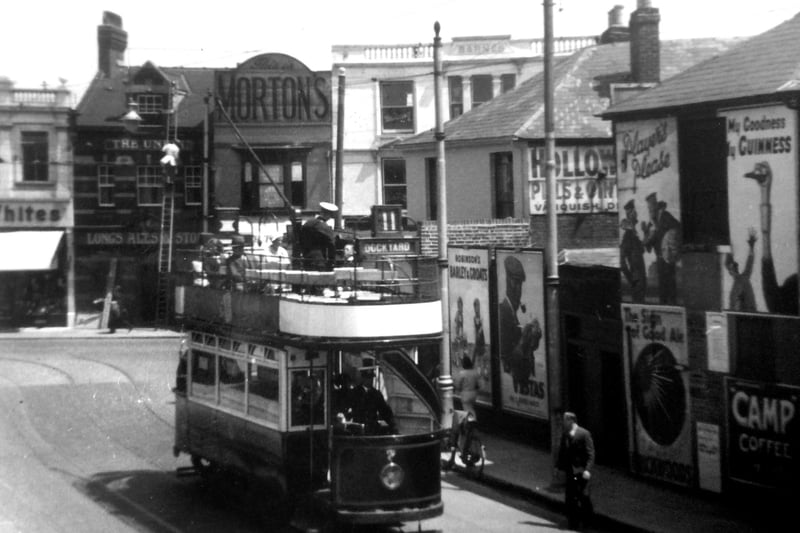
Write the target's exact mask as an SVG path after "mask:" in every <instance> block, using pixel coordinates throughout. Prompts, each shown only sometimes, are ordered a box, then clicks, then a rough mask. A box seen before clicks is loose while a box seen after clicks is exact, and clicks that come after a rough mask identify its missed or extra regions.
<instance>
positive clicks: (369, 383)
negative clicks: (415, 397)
mask: <svg viewBox="0 0 800 533" xmlns="http://www.w3.org/2000/svg"><path fill="white" fill-rule="evenodd" d="M374 379H375V371H374V370H372V369H362V370H361V383H359V384H358V386H356V387H355V388H354V389H353V391H352V396H351V407H352V411H353V422H357V423H359V424H364V433H365V434H366V435H380V434H386V433H390V434H391V433H396V428H395V425H394V413H392V408H391V407H389V404H388V403H386V400H385V399H384V397H383V394H381V392H380V391H379V390H378V389H376V388H375V387H374V386H373V380H374ZM381 422H383V424H381Z"/></svg>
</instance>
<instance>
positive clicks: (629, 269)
mask: <svg viewBox="0 0 800 533" xmlns="http://www.w3.org/2000/svg"><path fill="white" fill-rule="evenodd" d="M615 129H616V147H617V176H618V177H617V187H618V193H617V196H618V198H619V205H620V206H621V207H622V209H620V210H619V218H620V233H621V239H620V271H621V273H622V280H621V281H622V300H623V301H625V302H632V303H636V304H642V303H652V304H659V305H676V304H677V303H678V281H677V280H678V279H679V278H680V268H681V220H680V216H681V206H680V195H679V194H680V191H679V188H678V183H679V179H678V177H679V176H678V128H677V121H676V120H675V119H674V118H660V119H653V120H643V121H636V122H622V123H619V124H617V125H615Z"/></svg>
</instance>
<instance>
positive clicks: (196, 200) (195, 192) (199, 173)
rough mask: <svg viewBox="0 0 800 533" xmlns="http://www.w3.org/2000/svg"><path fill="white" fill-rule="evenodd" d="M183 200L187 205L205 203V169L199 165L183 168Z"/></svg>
mask: <svg viewBox="0 0 800 533" xmlns="http://www.w3.org/2000/svg"><path fill="white" fill-rule="evenodd" d="M183 198H184V202H186V205H201V204H202V203H203V167H201V166H199V165H187V166H185V167H183Z"/></svg>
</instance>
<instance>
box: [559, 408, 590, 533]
mask: <svg viewBox="0 0 800 533" xmlns="http://www.w3.org/2000/svg"><path fill="white" fill-rule="evenodd" d="M556 466H557V468H558V469H559V470H561V471H563V472H564V474H565V476H566V484H567V487H566V504H567V520H568V521H569V527H570V528H571V529H575V528H577V527H579V526H580V525H581V523H582V524H583V525H586V521H587V520H588V519H589V517H590V516H591V515H592V512H593V510H592V501H591V499H590V498H589V480H590V479H591V477H592V474H591V470H592V468H594V441H593V440H592V434H591V433H590V432H589V430H587V429H584V428H582V427H580V426H578V419H577V417H576V416H575V413H571V412H569V411H567V412H566V413H564V433H563V434H562V435H561V444H560V446H559V449H558V460H557V465H556Z"/></svg>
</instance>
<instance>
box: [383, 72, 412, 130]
mask: <svg viewBox="0 0 800 533" xmlns="http://www.w3.org/2000/svg"><path fill="white" fill-rule="evenodd" d="M399 86H404V87H406V88H407V90H406V93H405V96H406V103H405V105H398V104H387V103H386V100H387V99H388V98H389V96H391V95H389V94H388V93H387V89H389V88H390V87H399ZM379 90H380V95H379V99H380V120H381V131H382V132H391V133H413V132H415V131H416V121H417V117H416V104H417V97H416V87H415V85H414V81H413V80H387V81H381V82H380V87H379ZM409 97H410V99H411V102H410V103H409V102H408V99H409ZM389 110H399V111H402V110H406V111H407V112H408V113H409V114H410V118H409V119H407V120H402V122H403V123H404V124H405V122H408V123H409V124H408V125H405V126H403V127H387V115H386V113H387V111H389ZM394 121H397V119H394ZM391 122H392V121H390V123H391ZM398 122H399V121H398Z"/></svg>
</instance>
